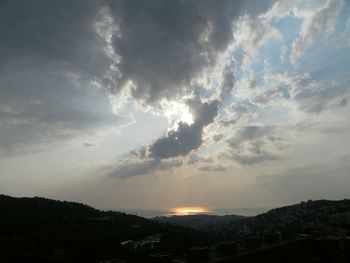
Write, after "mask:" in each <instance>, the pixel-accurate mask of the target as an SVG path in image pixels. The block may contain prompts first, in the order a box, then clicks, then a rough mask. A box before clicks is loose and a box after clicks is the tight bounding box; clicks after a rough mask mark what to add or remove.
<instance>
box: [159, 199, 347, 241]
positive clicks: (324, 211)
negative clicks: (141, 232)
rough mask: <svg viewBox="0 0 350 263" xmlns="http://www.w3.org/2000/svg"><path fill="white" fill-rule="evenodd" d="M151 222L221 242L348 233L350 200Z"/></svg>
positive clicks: (162, 219) (305, 203) (171, 218)
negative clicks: (191, 230)
mask: <svg viewBox="0 0 350 263" xmlns="http://www.w3.org/2000/svg"><path fill="white" fill-rule="evenodd" d="M154 220H155V221H156V222H167V223H170V224H174V225H182V226H186V227H192V228H194V229H197V230H201V231H204V232H208V233H215V234H216V235H220V236H221V237H222V238H224V239H238V238H244V237H247V236H252V235H254V236H257V235H262V234H263V233H266V232H283V233H286V234H288V235H296V234H300V233H311V232H315V231H316V232H317V231H321V232H327V231H328V232H332V231H333V230H334V228H342V229H344V231H349V230H350V200H348V199H344V200H339V201H329V200H317V201H312V200H310V201H307V202H301V203H299V204H295V205H290V206H285V207H281V208H276V209H272V210H270V211H268V212H266V213H263V214H260V215H257V216H253V217H243V216H236V215H228V216H209V215H197V216H193V215H191V216H172V217H168V218H166V217H160V218H159V217H158V218H154ZM332 228H333V229H332Z"/></svg>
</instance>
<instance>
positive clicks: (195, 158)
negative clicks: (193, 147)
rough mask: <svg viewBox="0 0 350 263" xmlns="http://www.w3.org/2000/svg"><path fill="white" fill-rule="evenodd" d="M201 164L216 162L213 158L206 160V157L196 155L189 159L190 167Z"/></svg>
mask: <svg viewBox="0 0 350 263" xmlns="http://www.w3.org/2000/svg"><path fill="white" fill-rule="evenodd" d="M199 162H200V163H212V162H214V160H213V158H211V157H208V158H205V157H202V156H200V155H198V154H196V153H191V154H190V155H189V156H188V158H187V164H188V165H193V164H196V163H199Z"/></svg>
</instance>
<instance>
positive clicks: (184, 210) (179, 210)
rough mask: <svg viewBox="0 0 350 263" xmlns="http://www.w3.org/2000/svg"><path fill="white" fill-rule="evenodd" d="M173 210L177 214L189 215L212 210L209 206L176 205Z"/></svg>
mask: <svg viewBox="0 0 350 263" xmlns="http://www.w3.org/2000/svg"><path fill="white" fill-rule="evenodd" d="M171 212H172V213H174V214H175V215H179V216H187V215H197V214H204V213H208V212H210V210H209V209H208V208H207V207H175V208H173V209H172V210H171Z"/></svg>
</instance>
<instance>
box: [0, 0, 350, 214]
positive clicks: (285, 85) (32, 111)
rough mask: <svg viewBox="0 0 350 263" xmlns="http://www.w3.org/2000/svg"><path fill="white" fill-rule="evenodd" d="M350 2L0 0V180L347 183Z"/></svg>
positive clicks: (97, 189)
mask: <svg viewBox="0 0 350 263" xmlns="http://www.w3.org/2000/svg"><path fill="white" fill-rule="evenodd" d="M349 17H350V3H349V1H346V0H320V1H318V0H317V1H316V0H307V1H302V0H300V1H299V0H296V1H288V0H275V1H273V0H271V1H258V0H248V1H247V0H246V1H243V0H242V1H240V0H238V1H233V0H222V1H214V0H172V1H161V0H150V1H141V0H119V1H112V0H102V1H97V0H96V1H95V0H84V1H83V0H76V1H68V0H62V1H47V0H45V1H44V0H34V1H19V0H5V1H0V39H1V41H0V168H1V171H2V175H1V177H0V192H1V193H4V194H11V195H43V196H48V197H54V198H60V199H71V200H76V201H82V202H87V203H89V204H92V205H94V206H97V207H99V208H113V209H118V208H119V209H120V208H148V209H151V208H168V207H171V206H186V205H193V206H199V205H204V206H208V207H216V208H223V207H242V206H248V207H262V206H275V205H282V204H290V203H293V202H297V201H300V200H304V199H311V198H312V199H318V198H335V199H340V198H346V197H349V196H348V193H347V190H346V189H349V187H350V177H349V176H346V172H345V171H348V170H349V169H350V165H349V156H350V141H349V138H348V137H349V136H348V134H349V132H350V124H349V117H350V108H349V103H348V102H349V99H350V77H349V74H348V68H349V67H350V64H349V61H350V22H349V21H350V18H349ZM24 185H25V186H24Z"/></svg>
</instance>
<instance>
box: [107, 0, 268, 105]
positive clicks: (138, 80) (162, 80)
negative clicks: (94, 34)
mask: <svg viewBox="0 0 350 263" xmlns="http://www.w3.org/2000/svg"><path fill="white" fill-rule="evenodd" d="M251 3H253V1H240V0H239V1H230V0H222V1H211V0H188V1H186V0H176V1H134V0H125V1H116V2H111V12H112V14H113V16H114V17H115V20H116V22H117V23H118V25H119V32H118V34H115V35H114V36H113V46H114V48H115V51H116V53H117V54H118V55H119V56H120V61H119V63H117V68H118V73H117V75H118V77H117V85H116V86H115V91H119V90H120V89H122V88H123V87H124V86H125V85H126V84H127V83H128V81H131V82H132V90H131V91H132V95H133V97H134V98H137V99H141V100H144V101H148V102H154V101H157V100H159V99H161V98H167V99H174V96H177V95H181V94H183V92H185V89H186V88H188V87H189V86H190V85H191V84H190V82H191V81H192V80H193V79H194V78H195V77H196V76H197V75H198V73H200V72H201V71H202V70H203V69H204V68H206V67H208V66H211V65H213V63H214V62H215V60H216V58H217V55H218V53H220V52H221V51H223V50H225V48H226V47H227V45H228V44H229V43H230V41H232V38H233V33H232V28H233V23H234V20H235V19H236V18H237V17H238V15H240V14H241V12H242V11H244V10H245V7H246V6H247V5H249V7H252V6H253V8H252V9H254V8H255V7H256V6H255V5H250V4H251ZM265 4H266V3H264V4H263V5H265ZM263 5H261V4H260V1H259V6H260V7H259V8H260V9H261V10H259V11H262V9H263V8H266V6H263ZM254 11H255V13H258V10H254ZM227 70H228V69H227ZM231 75H232V74H227V75H226V78H225V84H227V85H225V87H224V88H225V89H228V88H231V87H232V86H233V83H231V82H233V80H232V77H231Z"/></svg>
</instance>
